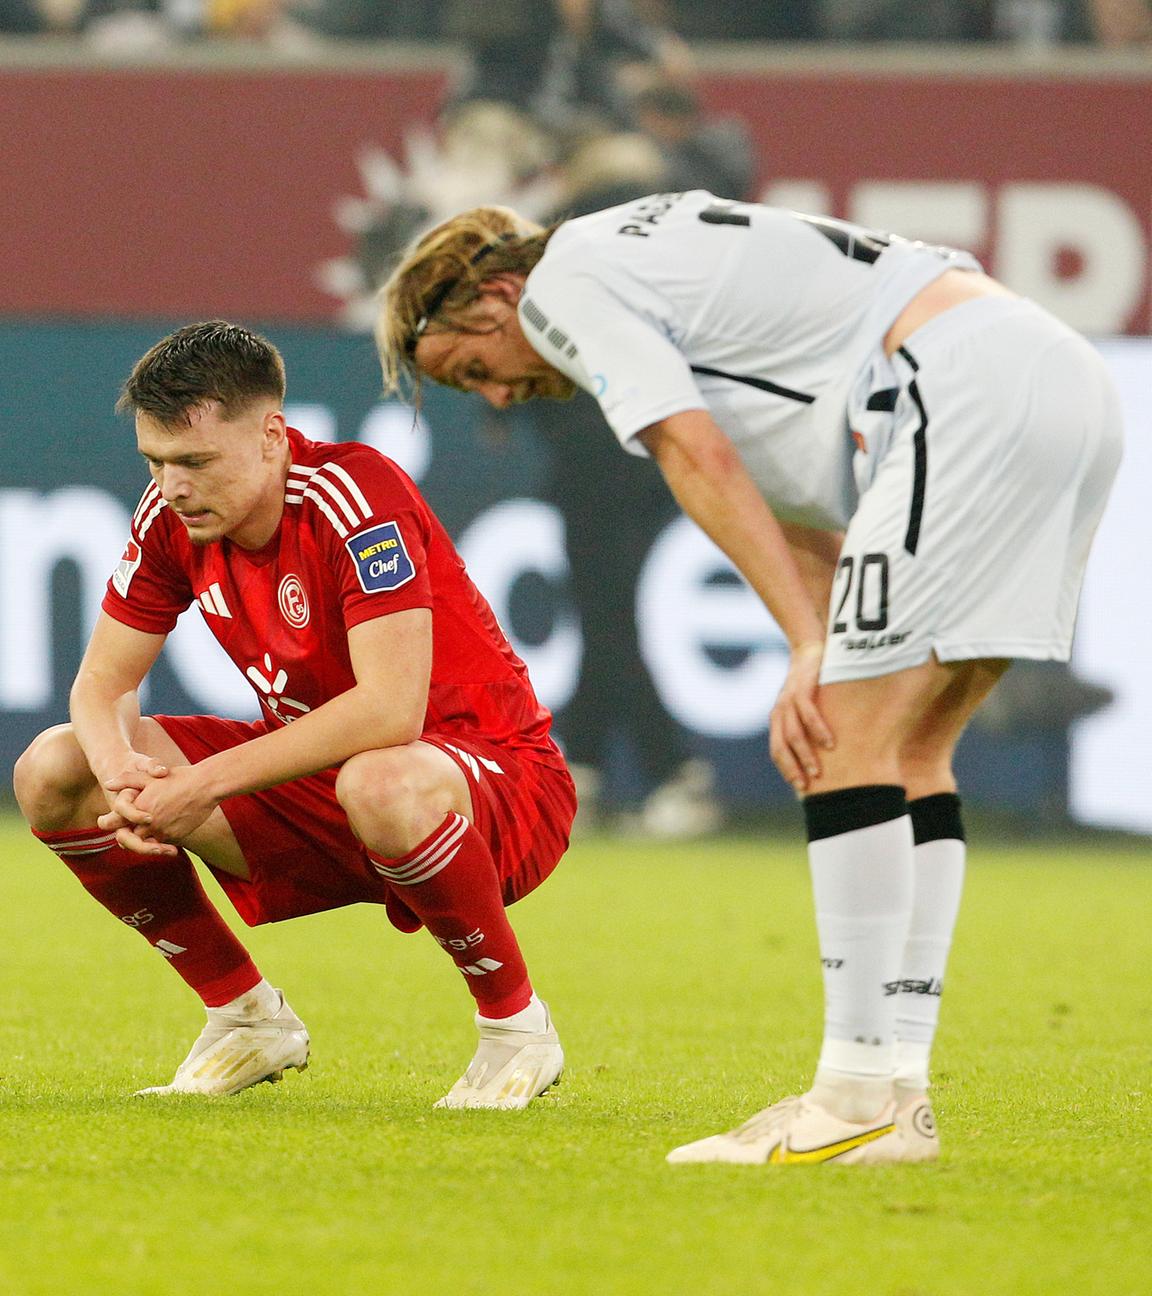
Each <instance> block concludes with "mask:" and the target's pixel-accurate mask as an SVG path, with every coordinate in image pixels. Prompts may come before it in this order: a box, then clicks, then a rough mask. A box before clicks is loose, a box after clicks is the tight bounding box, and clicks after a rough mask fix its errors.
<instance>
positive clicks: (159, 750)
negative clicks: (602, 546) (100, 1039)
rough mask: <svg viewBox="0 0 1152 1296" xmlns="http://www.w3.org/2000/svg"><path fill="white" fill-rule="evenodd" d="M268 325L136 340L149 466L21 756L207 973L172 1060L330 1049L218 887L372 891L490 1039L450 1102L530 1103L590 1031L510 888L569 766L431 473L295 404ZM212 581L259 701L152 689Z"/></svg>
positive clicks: (227, 639) (192, 1067) (278, 892)
mask: <svg viewBox="0 0 1152 1296" xmlns="http://www.w3.org/2000/svg"><path fill="white" fill-rule="evenodd" d="M283 397H284V368H283V363H282V360H281V357H280V355H279V353H278V352H277V351H276V349H275V348H274V347H273V346H272V345H271V344H270V343H269V342H267V341H266V340H265V339H263V338H261V337H259V336H256V335H254V334H252V333H250V332H247V331H246V330H244V329H242V328H238V327H236V326H234V325H231V324H227V323H223V322H220V321H214V322H210V323H205V324H195V325H190V326H188V327H186V328H182V329H180V330H178V331H177V332H176V333H173V334H172V335H171V336H170V337H167V338H165V339H164V340H163V341H161V342H159V343H158V344H157V345H156V346H154V347H153V348H152V349H151V350H150V351H149V352H148V353H147V354H146V355H145V356H144V357H143V358H142V359H141V360H140V361H139V362H138V363H137V365H136V367H135V369H134V370H133V372H132V375H131V377H130V378H129V380H128V382H127V384H126V386H125V389H124V393H123V396H122V398H121V402H120V404H121V407H122V408H124V409H126V410H132V411H134V413H135V416H136V437H137V444H138V446H139V449H140V452H141V454H142V455H143V456H144V458H145V459H146V460H147V463H148V465H149V468H150V469H151V473H152V483H151V485H149V487H148V488H147V490H145V492H144V495H143V497H142V498H141V500H140V504H139V507H138V508H137V510H136V513H135V517H134V519H133V524H132V534H131V539H130V541H129V543H128V547H127V549H126V550H125V552H124V556H123V558H122V559H121V561H120V564H119V566H118V567H117V569H116V571H115V572H114V573H113V575H112V578H111V580H110V581H109V584H108V591H107V594H106V596H105V599H104V610H103V612H102V614H101V616H100V619H99V622H98V624H97V625H96V628H95V630H94V632H93V635H92V639H91V641H90V643H89V645H88V649H87V652H86V654H85V656H84V660H83V662H82V664H81V667H80V670H79V673H78V675H77V678H76V682H75V684H74V686H73V690H72V704H71V714H72V723H71V725H61V726H57V727H55V728H53V729H49V730H48V731H46V732H45V733H43V734H41V735H40V736H39V737H38V738H36V740H35V741H34V742H33V743H32V745H31V746H30V747H29V749H28V750H27V751H26V752H25V753H24V755H23V756H22V757H21V759H20V761H19V762H18V764H17V767H16V777H15V787H16V794H17V797H18V800H19V802H20V806H21V809H22V810H23V812H24V815H25V816H26V818H27V820H28V822H29V824H30V825H31V827H32V829H33V831H34V833H35V835H36V836H37V837H38V838H39V839H40V840H41V841H43V842H44V843H45V844H46V845H47V846H49V847H50V848H51V849H52V850H54V851H55V852H56V853H57V854H58V855H59V856H60V858H61V859H62V860H63V861H64V863H65V864H67V866H68V867H69V868H70V869H71V870H72V872H73V873H74V874H75V875H76V877H77V878H78V879H79V880H80V882H81V883H82V885H83V886H84V887H85V888H86V889H87V891H88V892H89V893H90V894H91V895H92V896H93V898H94V899H96V900H98V901H99V902H100V903H101V904H102V905H104V906H105V908H107V909H109V910H110V911H111V912H112V913H113V914H115V915H116V916H117V917H118V918H120V920H121V921H122V922H124V923H125V924H127V925H128V926H130V927H133V928H135V929H136V930H137V931H138V932H139V933H140V934H141V935H142V936H144V937H145V939H146V940H148V941H149V942H150V943H151V944H152V945H154V946H155V947H156V948H157V949H158V950H159V951H160V952H161V954H163V956H164V957H165V958H166V959H167V960H168V962H169V963H170V964H171V966H172V967H173V968H174V969H175V970H176V971H177V972H178V973H179V974H180V975H181V976H182V977H183V978H184V980H185V981H186V982H187V983H188V984H189V985H190V986H191V987H192V989H193V990H195V991H196V993H197V994H198V995H199V996H200V998H201V999H202V1000H203V1001H204V1004H205V1006H206V1008H207V1013H208V1024H207V1026H206V1027H205V1029H204V1031H203V1033H202V1034H201V1035H200V1037H199V1038H198V1039H197V1041H196V1042H195V1044H194V1045H193V1047H192V1051H191V1052H190V1053H189V1054H188V1056H187V1058H186V1059H185V1060H184V1062H183V1063H181V1065H180V1067H179V1069H178V1070H177V1072H176V1076H175V1079H174V1080H173V1081H172V1083H171V1084H168V1085H161V1086H158V1087H155V1088H151V1089H145V1090H142V1091H141V1092H142V1093H197V1094H229V1093H236V1092H238V1091H239V1090H241V1089H244V1088H246V1087H247V1086H249V1085H252V1084H256V1083H258V1082H259V1081H261V1080H276V1079H279V1077H280V1076H281V1074H282V1072H283V1071H284V1070H285V1069H287V1068H290V1067H296V1068H303V1067H304V1066H305V1065H306V1063H307V1060H308V1049H309V1041H308V1034H307V1031H306V1030H305V1027H304V1024H303V1022H301V1021H300V1019H299V1018H298V1017H297V1016H296V1015H295V1014H294V1013H293V1011H292V1009H291V1008H290V1007H289V1006H288V1004H287V1003H286V1002H285V999H284V996H283V995H282V993H281V992H280V991H279V990H276V989H273V988H272V986H271V985H269V983H268V982H267V981H266V980H265V979H264V978H263V977H262V975H261V973H260V971H259V970H258V969H257V967H256V966H255V964H254V963H253V962H252V959H251V958H250V957H249V955H248V953H247V951H246V950H245V949H244V947H243V945H241V944H240V942H239V941H238V940H237V939H236V938H235V936H234V935H233V934H232V932H231V931H230V929H229V928H228V927H227V926H226V925H225V923H224V922H223V920H222V918H221V917H220V915H219V914H218V913H217V911H216V910H215V909H214V908H213V906H212V904H211V903H210V901H209V900H208V898H207V896H206V895H205V893H204V891H203V890H202V888H201V886H200V883H199V881H198V880H197V876H196V872H195V869H194V867H193V864H192V861H191V859H190V858H189V855H188V854H187V853H186V852H188V851H191V852H193V853H195V854H196V855H198V856H199V857H200V858H201V859H202V860H203V861H204V862H205V863H206V864H207V865H208V867H209V868H210V869H211V870H212V872H213V873H214V874H215V876H216V877H217V879H218V880H219V881H220V883H221V885H222V886H223V888H224V890H225V892H226V893H227V894H228V896H229V898H230V899H231V900H232V902H233V904H234V905H235V906H236V908H237V910H238V911H239V913H240V915H241V916H242V917H243V918H244V920H245V921H246V922H247V923H248V924H250V925H255V924H258V923H265V922H275V921H279V920H281V919H285V918H293V917H297V916H299V915H302V914H308V913H314V912H317V911H320V910H325V909H332V908H337V907H339V906H341V905H347V904H352V903H355V902H358V901H367V902H372V903H376V904H383V905H384V906H385V912H386V913H387V915H388V918H389V919H390V920H391V922H392V924H393V925H394V926H395V927H397V928H399V929H400V930H401V931H405V932H415V931H417V930H419V928H420V927H421V926H423V927H427V929H428V931H429V932H430V933H431V934H432V936H433V937H434V938H435V939H436V940H437V941H438V942H439V943H440V945H441V946H443V948H444V949H445V950H446V951H447V953H448V954H449V955H450V957H451V958H452V959H453V960H454V962H455V963H456V965H457V966H458V967H459V968H460V970H461V972H462V973H463V974H464V977H465V981H466V983H467V985H468V988H469V990H470V991H471V992H472V995H473V996H474V998H475V1000H476V1007H477V1014H476V1022H477V1025H478V1027H479V1033H480V1040H479V1046H478V1048H477V1051H476V1054H475V1057H474V1058H473V1060H472V1063H471V1064H470V1065H469V1067H468V1069H467V1071H466V1072H465V1074H464V1075H463V1076H462V1077H461V1079H460V1080H458V1081H457V1082H456V1084H454V1085H453V1086H452V1088H451V1089H450V1090H449V1091H448V1093H447V1094H446V1095H445V1096H444V1097H443V1098H441V1099H440V1101H439V1102H438V1103H437V1106H443V1107H495V1108H522V1107H524V1106H526V1105H527V1104H528V1103H529V1102H530V1101H531V1100H532V1099H533V1098H534V1097H536V1096H537V1095H539V1094H541V1093H543V1092H544V1091H545V1090H547V1089H548V1088H550V1087H551V1086H552V1085H553V1084H554V1083H555V1082H556V1081H557V1080H558V1079H559V1078H560V1073H561V1070H562V1068H563V1063H564V1055H563V1052H562V1050H561V1047H560V1042H559V1040H558V1038H557V1035H556V1032H555V1030H554V1028H553V1026H552V1023H551V1020H550V1018H549V1014H548V1010H547V1008H546V1006H545V1005H544V1004H543V1003H542V1002H541V1001H540V1000H539V999H538V998H537V997H536V995H535V994H534V993H533V989H532V985H531V983H530V981H529V978H528V972H527V969H526V967H525V964H524V959H523V957H522V955H521V953H520V949H519V947H518V945H517V941H516V937H515V935H514V933H513V931H512V928H511V926H510V925H509V922H508V918H507V916H506V914H505V906H506V905H509V904H511V903H512V902H513V901H515V900H518V899H519V898H520V897H521V896H523V895H525V894H527V893H528V892H529V891H531V890H533V889H534V888H535V887H536V886H538V885H539V884H540V882H541V881H543V879H544V878H545V877H547V876H548V874H549V873H550V872H551V871H552V869H553V868H554V867H555V865H556V862H557V861H558V859H559V858H560V856H561V854H562V853H563V851H564V849H565V847H566V845H567V841H568V832H569V828H570V826H571V822H572V817H573V814H574V810H575V795H574V792H573V788H572V781H571V779H570V777H569V775H568V771H567V769H566V768H565V765H564V761H563V758H562V756H561V755H560V752H559V750H558V749H557V747H556V746H555V744H554V743H553V741H552V739H551V737H550V736H549V724H550V716H549V714H548V712H547V711H546V710H545V709H544V708H543V707H542V706H541V705H540V703H539V702H538V701H537V699H536V696H535V694H534V693H533V691H532V686H531V684H530V682H529V680H528V677H527V673H526V671H525V668H524V665H523V663H522V662H521V661H520V660H519V659H518V658H517V657H516V656H515V654H514V653H513V651H512V649H511V647H510V646H509V644H508V642H507V641H506V640H505V638H504V636H503V634H502V633H501V631H500V629H499V627H498V625H497V624H496V622H495V619H494V618H493V616H492V613H491V611H490V609H489V608H488V606H487V604H486V603H485V601H484V599H483V598H482V597H481V595H480V594H479V593H478V592H477V590H476V589H475V587H474V586H473V585H472V583H471V582H470V580H469V579H468V576H467V574H466V573H465V571H464V567H463V564H462V563H461V561H460V558H459V557H458V555H457V554H456V552H455V550H454V549H453V547H452V544H451V542H450V540H449V538H448V536H447V534H446V533H445V531H444V529H443V527H442V526H441V525H440V523H439V522H438V521H437V519H436V518H435V517H434V516H433V514H432V512H431V511H430V510H429V508H428V505H427V504H426V503H425V501H424V500H423V499H422V498H421V496H420V494H419V493H418V492H417V490H416V488H415V486H414V485H413V484H412V482H411V481H410V480H409V479H408V478H407V477H406V476H405V475H404V473H402V472H401V471H400V470H399V469H398V468H397V467H396V466H395V465H394V464H393V463H392V462H391V461H390V460H388V459H386V458H384V456H382V455H380V454H378V453H377V452H376V451H375V450H372V449H370V448H369V447H367V446H363V445H359V444H355V443H350V444H343V445H323V444H317V443H314V442H311V441H308V440H306V439H305V438H304V437H302V436H301V435H300V434H299V433H298V432H296V431H294V430H293V429H291V428H288V427H286V426H285V422H284V416H283V414H282V413H281V412H280V411H281V406H282V403H283ZM193 602H196V603H197V604H198V605H199V607H200V610H201V612H202V614H203V616H204V618H205V620H206V621H207V622H208V624H209V626H210V627H211V628H212V631H213V633H214V634H215V635H216V638H217V639H218V640H219V641H220V643H221V644H222V645H223V647H224V649H225V651H226V652H227V653H228V655H229V656H230V657H231V659H232V660H233V661H234V662H235V663H236V665H237V666H238V667H239V669H240V670H241V671H242V672H243V673H244V675H245V676H246V677H247V678H248V679H249V681H251V683H252V684H253V685H254V687H255V689H256V691H257V694H258V696H259V698H260V702H261V704H262V708H263V714H262V717H261V719H260V720H258V721H256V722H254V723H243V722H239V721H234V720H226V719H221V718H218V717H215V716H179V717H175V716H156V717H142V716H141V715H140V711H139V706H138V689H139V686H140V684H141V682H142V681H143V679H144V677H145V676H146V675H147V674H148V671H149V670H150V668H151V667H152V665H153V663H154V662H155V661H156V658H157V655H158V653H159V652H160V649H161V647H162V645H163V643H164V640H165V637H166V636H167V634H168V633H169V632H170V631H171V629H172V628H173V626H174V624H175V622H176V619H177V617H178V615H179V614H180V613H181V612H182V611H183V610H184V609H185V608H187V607H188V606H189V605H191V604H192V603H193Z"/></svg>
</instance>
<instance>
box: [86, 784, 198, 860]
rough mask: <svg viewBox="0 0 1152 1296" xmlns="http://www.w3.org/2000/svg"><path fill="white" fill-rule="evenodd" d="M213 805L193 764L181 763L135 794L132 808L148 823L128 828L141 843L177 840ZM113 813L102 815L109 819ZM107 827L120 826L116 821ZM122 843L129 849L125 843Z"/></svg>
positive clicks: (188, 832) (196, 824) (193, 829)
mask: <svg viewBox="0 0 1152 1296" xmlns="http://www.w3.org/2000/svg"><path fill="white" fill-rule="evenodd" d="M216 806H217V801H216V799H215V797H213V796H211V795H210V794H208V793H206V792H205V791H204V789H203V788H202V786H201V781H200V779H199V778H198V777H197V775H196V772H195V767H194V766H191V765H182V766H178V767H177V768H175V769H171V770H169V771H168V774H167V775H166V777H164V778H163V779H157V780H155V781H154V782H152V783H150V784H149V785H148V786H147V787H146V788H143V789H142V790H141V791H139V792H137V793H136V795H135V798H134V800H133V808H134V809H135V810H136V811H138V812H139V816H140V817H142V816H147V822H137V823H136V824H133V825H129V827H130V830H131V833H132V834H134V835H135V836H136V837H137V838H138V839H139V840H140V841H141V842H142V843H149V844H151V845H155V843H157V842H180V841H183V840H184V839H185V838H186V837H187V836H188V835H189V834H190V833H193V832H195V831H196V829H197V828H199V827H200V825H201V824H202V823H203V822H204V821H205V819H207V818H208V816H209V815H210V814H211V813H212V811H213V810H215V809H216ZM114 813H115V812H113V814H114ZM113 814H109V815H108V816H105V817H106V818H109V819H111V818H112V817H113ZM102 826H103V825H102ZM108 826H109V827H119V825H118V824H117V825H113V824H109V825H108ZM122 844H123V845H126V846H128V847H129V849H132V846H131V845H130V844H129V843H128V842H123V843H122ZM147 853H152V852H147Z"/></svg>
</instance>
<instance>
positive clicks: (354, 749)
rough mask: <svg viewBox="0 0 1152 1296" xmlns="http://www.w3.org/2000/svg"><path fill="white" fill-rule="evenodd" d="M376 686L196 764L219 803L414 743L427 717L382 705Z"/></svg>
mask: <svg viewBox="0 0 1152 1296" xmlns="http://www.w3.org/2000/svg"><path fill="white" fill-rule="evenodd" d="M374 694H375V690H366V689H364V688H360V687H357V688H352V689H349V690H348V692H347V693H342V694H340V695H339V696H338V697H335V698H332V699H331V700H330V701H328V702H325V703H324V705H323V706H321V707H317V708H316V710H315V711H310V712H309V713H308V714H307V715H303V716H301V717H300V718H299V719H298V720H293V721H292V723H291V724H287V725H285V726H284V727H283V728H280V729H274V730H272V731H271V732H270V733H267V734H264V735H263V736H261V737H259V738H254V739H252V740H251V741H250V742H246V743H241V744H240V745H239V746H237V747H232V748H229V749H228V750H227V751H222V752H217V753H216V754H215V755H213V756H209V757H207V758H206V759H205V760H202V761H200V762H199V763H198V764H197V765H196V766H195V772H196V774H197V776H198V777H199V778H200V779H201V780H203V782H202V786H203V788H204V790H205V791H206V792H207V793H209V794H210V795H211V797H212V798H213V799H214V800H216V801H221V800H223V799H224V798H225V797H229V796H237V795H240V794H241V793H244V792H256V791H259V790H260V789H261V788H267V787H273V786H275V785H276V784H278V783H287V782H288V781H289V780H291V779H294V778H302V777H303V776H304V775H306V774H315V773H316V772H317V771H318V770H323V769H329V768H331V767H332V766H334V765H339V764H341V763H342V762H344V761H346V760H347V759H348V758H349V757H350V756H354V755H356V754H357V753H358V752H362V751H369V750H372V749H374V748H379V747H393V746H397V745H399V744H402V743H409V742H414V741H415V740H416V739H417V738H418V737H419V736H420V729H421V724H420V721H421V720H422V719H423V716H422V715H421V716H420V717H419V719H417V718H416V716H415V709H414V708H413V707H407V708H403V709H392V708H387V709H386V708H382V707H381V706H380V705H379V701H378V698H377V697H376V696H374Z"/></svg>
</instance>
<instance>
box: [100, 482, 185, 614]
mask: <svg viewBox="0 0 1152 1296" xmlns="http://www.w3.org/2000/svg"><path fill="white" fill-rule="evenodd" d="M166 514H167V505H166V504H165V503H164V500H163V499H162V497H161V495H160V492H159V490H158V489H157V488H156V486H155V485H150V486H149V487H148V488H147V490H145V492H144V494H143V496H142V497H141V500H140V503H139V505H138V506H137V509H136V512H135V514H134V516H133V519H132V531H131V534H130V535H129V537H128V543H127V544H126V545H125V547H124V552H123V554H122V555H121V556H120V561H119V562H118V563H117V564H116V568H115V570H114V571H113V573H112V575H111V577H110V578H109V581H108V588H107V590H106V591H105V594H104V601H103V604H102V606H103V609H104V611H105V612H107V613H108V615H109V616H110V617H112V618H113V620H115V621H120V622H122V623H123V624H124V625H128V626H131V627H132V628H133V629H134V630H142V631H144V632H145V633H146V634H168V633H169V631H171V630H172V628H173V626H175V624H176V621H177V618H178V617H179V616H180V614H181V612H183V611H184V610H185V609H186V608H187V607H188V606H189V604H190V603H191V602H192V598H193V594H192V587H191V584H190V582H189V580H188V576H187V574H186V572H185V571H184V570H183V568H182V566H181V565H180V563H179V561H178V560H177V558H176V556H175V555H174V554H173V553H172V550H171V545H172V531H171V520H170V518H169V517H167V516H166Z"/></svg>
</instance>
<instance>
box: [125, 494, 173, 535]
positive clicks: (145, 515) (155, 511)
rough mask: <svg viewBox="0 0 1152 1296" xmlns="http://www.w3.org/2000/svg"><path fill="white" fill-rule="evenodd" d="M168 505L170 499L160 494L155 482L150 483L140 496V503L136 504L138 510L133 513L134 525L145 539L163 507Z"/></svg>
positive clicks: (137, 532)
mask: <svg viewBox="0 0 1152 1296" xmlns="http://www.w3.org/2000/svg"><path fill="white" fill-rule="evenodd" d="M167 507H168V501H167V500H166V499H165V498H164V496H163V495H161V494H160V487H159V486H157V485H156V483H155V482H151V483H149V485H148V486H147V488H146V489H145V491H144V494H143V495H141V496H140V503H139V504H137V505H136V512H135V513H133V514H132V525H133V526H134V527H135V528H136V535H137V537H138V538H139V539H141V540H143V539H144V537H145V536H146V535H147V534H148V531H149V529H150V528H151V526H152V523H153V522H155V521H156V519H157V518H158V517H159V516H160V511H161V509H166V508H167Z"/></svg>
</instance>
